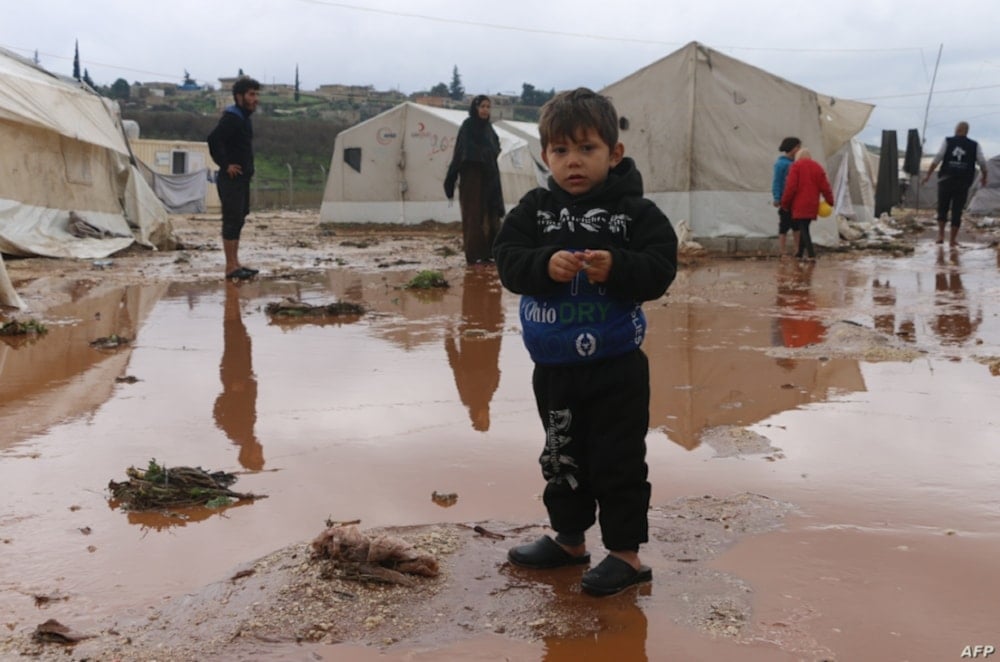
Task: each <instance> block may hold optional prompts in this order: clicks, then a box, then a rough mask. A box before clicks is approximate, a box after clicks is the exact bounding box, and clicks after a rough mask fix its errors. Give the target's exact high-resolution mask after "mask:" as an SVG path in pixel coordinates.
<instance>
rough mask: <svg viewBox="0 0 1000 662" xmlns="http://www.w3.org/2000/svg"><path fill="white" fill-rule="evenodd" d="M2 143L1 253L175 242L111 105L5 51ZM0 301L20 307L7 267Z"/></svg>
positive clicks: (93, 250) (100, 252) (0, 87)
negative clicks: (137, 167) (135, 161)
mask: <svg viewBox="0 0 1000 662" xmlns="http://www.w3.org/2000/svg"><path fill="white" fill-rule="evenodd" d="M0 145H3V150H0V172H2V173H3V176H2V177H0V253H4V254H7V255H17V256H48V257H72V258H86V259H92V258H100V257H106V256H108V255H111V254H112V253H114V252H116V251H119V250H121V249H123V248H126V247H127V246H129V245H131V244H132V243H133V242H139V243H141V244H143V245H146V246H150V247H156V248H165V247H167V246H169V245H171V244H172V242H173V231H172V228H171V226H170V221H169V217H168V216H167V213H166V211H165V210H164V209H163V205H162V204H160V201H159V200H158V199H157V198H156V195H155V194H154V193H153V191H152V190H151V189H150V188H149V186H148V185H147V184H146V182H145V181H144V180H143V179H142V176H141V175H140V174H139V172H138V170H137V169H136V167H135V166H134V165H133V164H132V162H131V155H130V153H129V146H128V143H127V141H126V139H125V135H124V133H123V131H122V127H121V121H120V119H119V118H118V115H117V107H116V106H115V104H114V103H113V102H111V101H109V100H106V99H103V98H102V97H100V96H98V95H97V94H95V93H94V92H93V91H91V90H90V89H89V88H87V87H85V86H83V85H81V84H80V83H78V82H77V81H73V80H67V79H63V78H60V77H57V76H55V75H53V74H51V73H49V72H47V71H45V70H44V69H42V68H40V67H38V66H36V65H35V64H33V63H32V62H30V61H28V60H25V59H24V58H21V57H19V56H17V55H15V54H13V53H10V52H8V51H5V50H3V49H0ZM0 304H4V305H10V306H16V307H23V302H22V301H21V300H20V299H19V298H18V297H17V294H16V293H15V292H14V291H13V288H12V287H10V282H9V280H8V279H7V277H6V272H5V270H4V269H3V267H2V266H0Z"/></svg>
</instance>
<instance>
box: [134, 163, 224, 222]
mask: <svg viewBox="0 0 1000 662" xmlns="http://www.w3.org/2000/svg"><path fill="white" fill-rule="evenodd" d="M139 164H140V168H141V170H142V174H143V176H144V177H145V178H146V181H147V182H149V183H150V184H151V185H152V187H153V192H154V193H156V197H157V198H159V199H160V202H162V203H163V206H164V207H165V208H166V209H167V211H168V212H170V213H171V214H204V213H205V196H206V194H207V193H208V178H209V171H208V169H207V168H206V169H204V170H197V171H195V172H189V173H185V174H182V175H164V174H161V173H158V172H154V171H153V170H151V169H150V168H149V166H147V165H146V164H145V163H142V162H141V161H140V162H139Z"/></svg>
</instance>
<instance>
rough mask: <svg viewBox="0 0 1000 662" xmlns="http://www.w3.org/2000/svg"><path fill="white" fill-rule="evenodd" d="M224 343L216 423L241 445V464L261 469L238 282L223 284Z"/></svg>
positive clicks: (254, 393)
mask: <svg viewBox="0 0 1000 662" xmlns="http://www.w3.org/2000/svg"><path fill="white" fill-rule="evenodd" d="M223 337H224V343H225V344H224V346H223V349H222V362H221V363H220V364H219V379H220V380H221V381H222V393H220V394H219V397H218V398H216V400H215V410H214V414H215V424H216V425H217V426H218V427H219V429H220V430H222V431H223V432H225V433H226V436H227V437H229V438H230V439H231V440H232V442H233V443H234V444H236V445H237V446H239V447H240V454H239V461H240V464H241V465H242V466H243V467H244V468H245V469H249V470H250V471H260V470H261V469H262V468H264V448H263V447H262V446H261V445H260V442H259V441H257V436H256V435H255V434H254V424H255V423H256V422H257V377H256V376H255V375H254V374H253V363H252V359H251V347H250V335H249V334H248V333H247V329H246V327H245V326H243V319H242V318H241V316H240V291H239V285H238V284H236V283H233V282H227V283H226V307H225V313H224V316H223Z"/></svg>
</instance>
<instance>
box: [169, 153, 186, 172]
mask: <svg viewBox="0 0 1000 662" xmlns="http://www.w3.org/2000/svg"><path fill="white" fill-rule="evenodd" d="M187 157H188V153H187V152H174V153H173V154H171V155H170V160H171V163H170V174H171V175H183V174H185V173H187V162H188V158H187Z"/></svg>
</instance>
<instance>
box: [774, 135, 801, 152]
mask: <svg viewBox="0 0 1000 662" xmlns="http://www.w3.org/2000/svg"><path fill="white" fill-rule="evenodd" d="M801 144H802V141H801V140H799V139H798V138H795V137H794V136H789V137H787V138H785V139H784V140H782V141H781V144H780V145H778V151H779V152H788V151H790V150H793V149H795V148H796V147H798V146H799V145H801Z"/></svg>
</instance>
